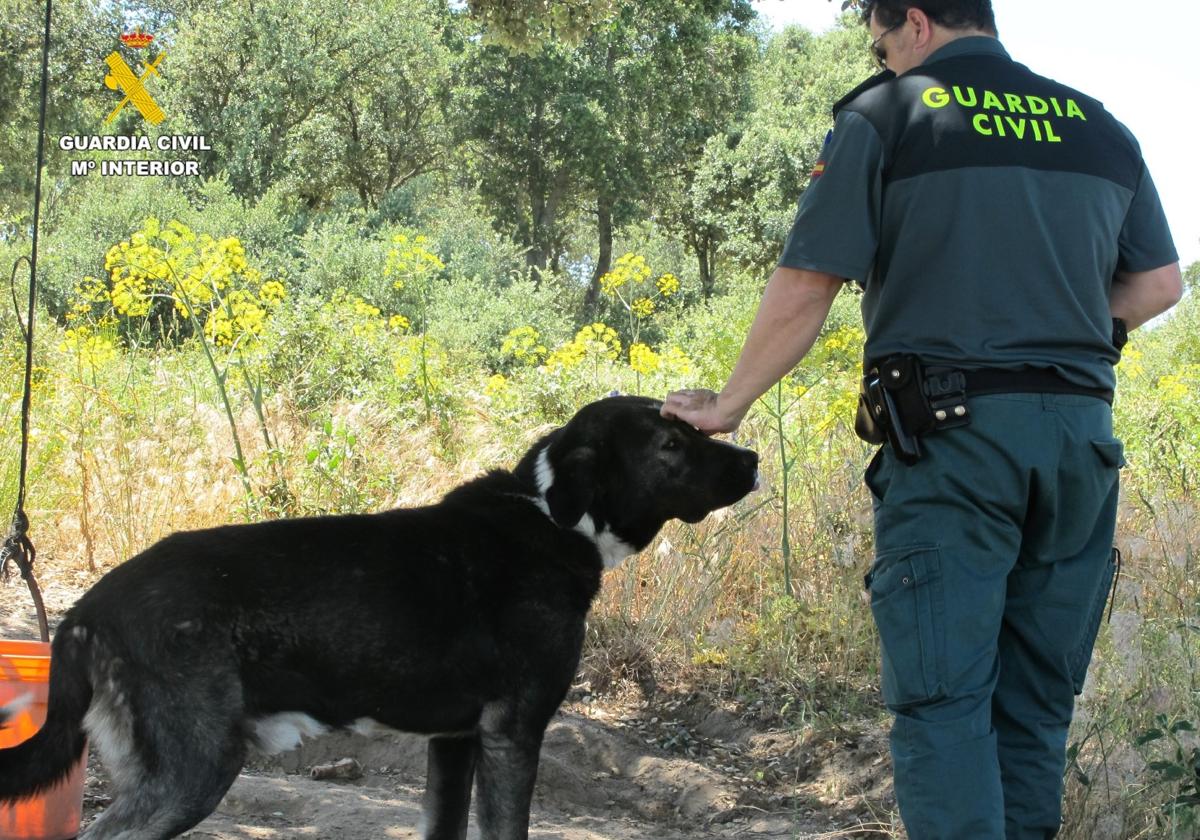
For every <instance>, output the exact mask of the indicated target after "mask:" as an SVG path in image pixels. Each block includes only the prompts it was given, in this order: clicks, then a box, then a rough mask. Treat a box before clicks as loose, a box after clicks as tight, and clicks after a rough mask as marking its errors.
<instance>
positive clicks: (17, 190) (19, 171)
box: [0, 0, 122, 223]
mask: <svg viewBox="0 0 1200 840" xmlns="http://www.w3.org/2000/svg"><path fill="white" fill-rule="evenodd" d="M45 10H46V6H45V3H44V2H39V0H0V103H3V105H2V106H0V114H2V115H3V119H0V219H4V220H17V221H19V222H21V223H26V222H28V221H29V218H28V217H29V216H30V214H31V213H32V207H33V180H34V169H35V168H36V166H35V164H36V160H37V127H38V106H39V99H40V94H41V76H42V30H43V24H44V21H45ZM121 31H122V29H121V16H120V8H119V4H116V3H112V4H105V3H101V4H92V3H66V4H57V5H55V6H54V13H53V18H52V20H51V49H50V66H49V76H50V79H49V81H50V86H49V98H48V103H47V109H46V126H47V133H48V134H49V137H48V139H47V143H46V173H47V176H46V177H48V178H49V183H48V184H47V185H46V190H45V191H46V193H47V195H53V194H55V193H56V192H57V190H56V189H55V188H54V182H55V181H56V180H62V181H65V180H67V177H68V176H67V165H66V162H65V160H66V155H65V154H64V153H63V152H60V151H59V149H58V147H57V145H55V143H54V140H55V139H57V138H58V137H59V136H61V135H64V134H76V135H78V134H97V133H100V132H101V131H102V129H103V126H104V117H105V116H106V115H107V114H108V112H109V110H111V108H112V104H111V102H110V99H111V94H110V91H109V90H108V89H107V88H106V87H105V86H104V76H105V66H104V56H105V55H106V54H108V53H109V52H112V51H113V50H114V49H118V50H119V49H121V46H120V41H119V40H118V36H120V34H121Z"/></svg>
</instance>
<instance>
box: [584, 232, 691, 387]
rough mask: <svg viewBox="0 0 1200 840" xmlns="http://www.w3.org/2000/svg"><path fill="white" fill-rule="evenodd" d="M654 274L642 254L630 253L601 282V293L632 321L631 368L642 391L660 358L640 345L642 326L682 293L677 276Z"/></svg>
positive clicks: (630, 328) (602, 277) (642, 344)
mask: <svg viewBox="0 0 1200 840" xmlns="http://www.w3.org/2000/svg"><path fill="white" fill-rule="evenodd" d="M653 277H654V272H653V271H652V270H651V269H650V265H649V264H648V263H647V262H646V258H645V257H643V256H642V255H640V254H634V253H627V254H624V255H622V256H621V257H620V258H618V259H617V261H616V262H615V263H614V264H613V267H612V270H611V271H609V272H608V273H606V274H604V275H603V276H601V278H600V291H601V293H603V294H604V295H605V296H607V297H609V298H611V299H612V300H614V301H616V302H617V303H618V305H620V307H621V308H622V309H624V310H625V312H626V314H627V315H628V317H629V334H630V336H632V340H631V342H630V345H629V366H630V368H632V369H633V371H634V374H635V375H636V377H637V389H638V390H639V391H640V390H641V378H642V376H643V375H649V374H651V373H653V372H654V371H655V370H657V369H658V361H657V356H655V354H654V351H652V350H651V349H650V347H649V346H648V345H647V344H645V343H643V342H642V341H641V334H642V326H643V325H644V323H645V322H646V321H647V320H649V319H650V318H653V317H654V315H655V314H656V313H658V312H659V311H660V308H661V305H662V304H663V303H664V302H665V301H667V300H668V299H669V298H671V297H673V296H674V295H676V294H678V293H679V278H678V277H676V276H675V275H674V274H669V273H668V274H661V275H659V276H658V277H657V278H655V279H653V280H652V279H651V278H653Z"/></svg>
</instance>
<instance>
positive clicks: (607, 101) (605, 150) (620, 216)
mask: <svg viewBox="0 0 1200 840" xmlns="http://www.w3.org/2000/svg"><path fill="white" fill-rule="evenodd" d="M752 19H753V11H752V10H751V8H750V7H749V5H748V3H747V2H745V0H646V2H643V3H640V4H627V5H624V6H622V7H621V8H620V9H619V11H618V13H617V15H616V16H615V17H614V18H613V19H612V20H611V21H609V22H608V23H607V24H606V25H604V26H601V27H598V28H597V29H595V30H594V31H593V32H591V33H590V34H589V35H588V36H587V37H586V38H585V39H584V40H583V41H582V43H580V44H579V45H578V46H577V47H572V46H568V45H564V44H561V43H548V44H546V45H545V46H544V47H543V48H542V49H541V50H540V51H538V52H536V53H533V54H528V55H526V54H514V53H512V52H509V51H506V50H503V49H500V48H498V47H488V46H481V47H477V48H476V50H477V55H476V56H475V57H473V58H472V59H471V60H469V61H465V62H463V65H462V66H463V68H464V76H463V79H462V82H461V84H460V85H459V94H460V99H459V101H460V106H459V107H458V108H457V111H458V113H459V114H460V115H461V116H462V123H461V135H460V136H461V138H462V139H463V140H464V142H465V144H466V148H467V149H468V161H469V165H470V168H471V171H472V174H473V176H474V178H475V179H476V180H477V181H478V183H479V184H480V190H481V192H482V194H483V195H484V197H485V199H487V200H488V202H489V205H490V207H491V208H492V211H493V213H494V214H495V215H496V217H497V220H498V222H499V223H500V225H501V226H502V227H503V228H504V229H505V230H506V231H508V232H509V233H510V234H511V235H513V237H514V238H515V239H517V240H518V241H519V242H521V243H523V244H524V245H525V246H527V248H528V255H529V256H528V261H529V264H530V265H531V266H534V267H537V268H545V267H547V266H553V265H554V264H555V263H556V262H557V259H558V257H559V256H560V255H561V254H562V252H563V249H564V241H565V227H564V223H565V219H566V217H567V215H568V214H569V213H571V212H573V211H580V210H582V209H584V208H586V209H587V210H588V211H590V212H593V213H594V214H595V219H596V230H597V244H598V248H597V250H598V253H599V260H598V265H597V273H596V275H595V277H594V278H593V293H594V287H595V281H596V280H597V279H598V277H599V276H600V274H602V273H603V272H604V271H606V270H607V267H608V266H607V263H608V259H609V258H610V257H611V246H612V236H613V231H614V229H615V228H616V227H619V226H620V225H621V224H623V223H625V222H627V221H628V220H630V219H631V218H632V217H633V215H634V214H635V213H636V212H638V211H639V210H641V211H642V212H644V211H645V209H646V204H647V202H648V200H649V198H650V197H651V196H652V195H653V194H654V193H655V190H656V183H657V182H659V181H661V180H662V178H663V177H664V175H665V174H668V173H670V172H671V171H673V170H675V169H678V168H680V167H683V166H686V161H687V160H688V159H689V158H692V157H695V156H696V155H698V154H699V153H700V151H701V150H702V148H703V144H704V140H705V138H706V137H707V136H709V135H710V134H712V133H714V132H716V131H718V130H720V128H721V126H723V125H724V124H725V123H726V122H727V121H728V120H729V119H730V116H731V114H732V113H734V112H736V110H737V108H738V105H739V103H741V102H742V101H743V99H744V98H745V96H744V94H745V92H746V89H745V88H744V86H741V87H739V79H741V77H742V76H744V68H745V66H746V65H748V64H749V62H750V60H751V58H752V56H753V54H754V50H753V42H752V41H751V40H749V39H748V38H747V37H746V36H745V34H744V33H743V30H744V28H745V26H746V25H748V23H749V22H750V21H751V20H752Z"/></svg>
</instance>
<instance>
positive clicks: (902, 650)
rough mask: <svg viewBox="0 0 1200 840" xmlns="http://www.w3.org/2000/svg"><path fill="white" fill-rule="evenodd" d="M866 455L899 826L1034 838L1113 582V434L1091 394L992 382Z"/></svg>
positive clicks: (1053, 823) (920, 834)
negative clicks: (961, 405)
mask: <svg viewBox="0 0 1200 840" xmlns="http://www.w3.org/2000/svg"><path fill="white" fill-rule="evenodd" d="M969 409H970V414H971V418H972V422H971V425H969V426H966V427H962V428H957V429H949V430H945V431H942V432H936V433H933V434H930V435H927V436H926V437H924V438H923V439H922V441H921V444H922V447H923V449H924V457H923V458H922V459H921V460H920V461H918V462H917V463H916V464H913V465H911V466H909V465H905V464H903V463H901V462H900V461H898V460H897V459H896V458H895V456H894V455H893V453H892V451H891V448H890V447H888V446H886V445H885V446H884V447H883V448H882V449H881V450H880V451H879V453H878V454H877V455H876V456H875V458H874V460H873V461H872V462H871V464H870V466H869V467H868V468H867V473H866V476H865V478H866V483H867V486H868V487H869V488H870V490H871V493H872V496H873V503H874V512H875V543H876V545H875V561H874V563H873V564H872V566H871V570H870V572H869V573H868V575H867V576H866V583H867V589H868V591H869V593H870V597H871V612H872V613H873V615H874V617H875V623H876V626H877V627H878V629H879V636H880V642H881V648H882V666H881V682H882V689H883V698H884V701H885V702H886V703H887V706H888V708H889V709H890V710H891V711H892V713H893V714H894V715H895V721H894V725H893V727H892V732H891V752H892V761H893V766H894V774H895V784H896V798H897V802H898V803H899V806H900V815H901V817H902V818H903V820H904V824H905V827H906V828H907V830H908V836H909V837H910V838H911V840H993V838H995V840H999V838H1006V839H1007V840H1035V838H1036V840H1046V838H1052V837H1054V836H1055V835H1056V834H1057V833H1058V830H1059V826H1060V823H1061V813H1062V778H1063V771H1064V765H1065V761H1066V743H1067V727H1068V725H1069V724H1070V722H1071V715H1072V712H1073V711H1074V705H1075V695H1077V694H1078V693H1079V692H1080V691H1081V690H1082V689H1083V680H1084V676H1085V674H1086V671H1087V666H1088V662H1089V661H1090V659H1091V656H1092V647H1093V644H1094V643H1095V639H1096V633H1097V631H1098V629H1099V626H1100V621H1101V618H1102V616H1103V613H1104V605H1105V601H1106V599H1107V595H1108V590H1109V588H1110V586H1111V584H1112V577H1113V571H1114V566H1113V562H1112V541H1113V531H1114V527H1115V522H1116V511H1117V483H1118V482H1117V473H1118V470H1119V469H1120V467H1121V466H1122V465H1123V464H1124V458H1123V456H1122V446H1121V442H1120V441H1119V440H1116V439H1115V438H1114V437H1113V434H1112V410H1111V408H1110V407H1109V405H1108V404H1107V403H1105V402H1104V401H1103V400H1100V399H1097V398H1094V397H1088V396H1081V395H1062V394H998V395H990V396H981V397H973V398H971V399H970V400H969Z"/></svg>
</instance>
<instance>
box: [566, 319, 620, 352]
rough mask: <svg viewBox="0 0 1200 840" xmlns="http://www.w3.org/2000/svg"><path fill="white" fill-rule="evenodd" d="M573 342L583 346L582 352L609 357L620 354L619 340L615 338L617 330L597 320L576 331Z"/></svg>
mask: <svg viewBox="0 0 1200 840" xmlns="http://www.w3.org/2000/svg"><path fill="white" fill-rule="evenodd" d="M575 343H577V344H579V345H581V346H582V347H583V350H584V353H595V354H596V355H599V356H604V357H607V358H609V359H615V358H617V356H619V355H620V354H621V340H620V339H619V338H617V331H616V330H614V329H613V328H612V327H610V326H608V325H607V324H604V323H601V322H599V321H597V322H596V323H594V324H588V325H587V326H585V327H584V328H583V329H581V330H580V331H579V332H578V333H576V334H575Z"/></svg>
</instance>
